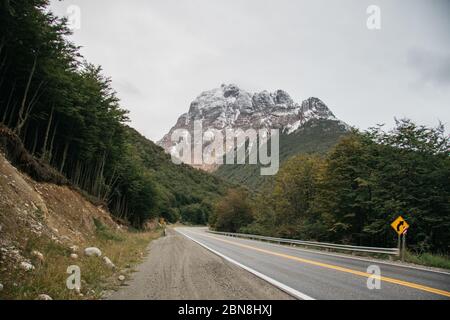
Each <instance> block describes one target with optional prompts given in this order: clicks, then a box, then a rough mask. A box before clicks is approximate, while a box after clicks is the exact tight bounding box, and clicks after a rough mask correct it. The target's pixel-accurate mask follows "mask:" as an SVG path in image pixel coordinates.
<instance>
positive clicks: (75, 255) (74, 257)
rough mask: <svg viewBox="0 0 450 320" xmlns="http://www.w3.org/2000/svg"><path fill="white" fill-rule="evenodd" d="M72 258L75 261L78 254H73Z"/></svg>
mask: <svg viewBox="0 0 450 320" xmlns="http://www.w3.org/2000/svg"><path fill="white" fill-rule="evenodd" d="M70 257H71V258H72V259H74V260H76V259H78V255H77V254H76V253H72V254H71V255H70Z"/></svg>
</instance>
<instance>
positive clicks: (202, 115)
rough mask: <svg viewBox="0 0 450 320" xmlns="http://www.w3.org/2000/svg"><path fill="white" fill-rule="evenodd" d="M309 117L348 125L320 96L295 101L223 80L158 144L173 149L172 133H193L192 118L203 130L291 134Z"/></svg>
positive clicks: (278, 92)
mask: <svg viewBox="0 0 450 320" xmlns="http://www.w3.org/2000/svg"><path fill="white" fill-rule="evenodd" d="M310 120H330V121H336V122H338V123H339V124H340V125H342V126H344V127H345V128H348V125H347V124H345V123H344V122H342V121H340V120H339V119H338V118H336V116H335V115H334V114H333V112H332V111H331V110H330V109H329V108H328V106H327V105H326V104H325V103H324V102H323V101H322V100H320V99H319V98H315V97H310V98H308V99H306V100H304V101H302V102H301V103H297V102H295V101H294V100H293V99H292V98H291V96H290V95H289V94H288V93H287V92H286V91H284V90H281V89H279V90H276V91H274V92H269V91H267V90H264V91H261V92H256V93H253V94H251V93H249V92H247V91H245V90H243V89H241V88H239V87H238V86H237V85H234V84H229V85H226V84H222V85H221V86H220V87H219V88H215V89H211V90H207V91H203V92H202V93H201V94H200V95H199V96H197V97H196V98H195V99H194V101H192V103H191V104H190V107H189V111H188V112H187V113H184V114H182V115H181V116H180V117H179V118H178V120H177V122H176V124H175V125H174V126H173V127H172V128H171V129H170V130H169V132H168V133H167V134H166V135H165V136H164V137H163V138H162V139H161V140H160V141H158V143H157V144H158V145H160V146H161V147H163V148H164V150H165V151H166V152H167V153H169V154H170V153H172V152H174V151H176V147H177V144H176V143H173V142H172V141H171V137H172V134H173V133H174V132H175V131H176V130H178V129H185V130H187V131H188V132H189V133H190V134H191V137H192V136H193V129H194V122H195V121H202V125H203V129H204V131H207V130H210V129H214V130H219V131H221V132H222V133H223V132H224V131H225V130H227V129H242V130H248V129H254V130H259V129H279V130H280V131H281V133H282V134H292V133H294V132H295V131H297V130H299V129H300V128H302V127H303V126H304V125H305V124H306V123H307V122H309V121H310ZM238 147H239V146H238ZM228 151H230V150H226V152H228ZM219 156H220V155H219ZM197 167H198V166H197ZM199 167H200V168H201V169H204V170H207V171H214V170H215V169H217V166H213V167H211V166H205V165H201V166H199Z"/></svg>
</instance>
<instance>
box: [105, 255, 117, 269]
mask: <svg viewBox="0 0 450 320" xmlns="http://www.w3.org/2000/svg"><path fill="white" fill-rule="evenodd" d="M103 261H104V262H105V264H106V266H107V267H108V268H110V269H115V268H116V265H115V264H114V263H113V262H112V261H111V259H109V258H108V257H103Z"/></svg>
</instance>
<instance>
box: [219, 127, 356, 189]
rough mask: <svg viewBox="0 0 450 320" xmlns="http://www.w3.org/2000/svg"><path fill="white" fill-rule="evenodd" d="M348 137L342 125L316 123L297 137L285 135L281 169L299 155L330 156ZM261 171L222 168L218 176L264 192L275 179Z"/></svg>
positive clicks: (257, 166) (252, 167)
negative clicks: (335, 147)
mask: <svg viewBox="0 0 450 320" xmlns="http://www.w3.org/2000/svg"><path fill="white" fill-rule="evenodd" d="M347 133H348V130H347V128H346V127H345V125H343V124H342V123H341V122H340V121H335V120H325V119H312V120H310V121H308V122H307V123H305V124H304V125H303V126H302V127H301V128H300V129H298V130H296V131H294V132H293V133H290V134H285V133H283V134H281V136H280V153H279V154H280V165H282V164H283V163H284V162H285V161H286V160H288V159H289V158H290V157H293V156H295V155H299V154H310V153H317V154H323V153H326V152H327V151H328V150H330V149H331V148H332V147H333V146H334V145H335V144H337V143H338V141H339V140H340V139H341V138H342V137H343V136H344V135H345V134H347ZM260 169H261V165H260V164H255V165H250V164H245V165H226V164H225V165H222V166H220V167H219V168H218V169H217V171H215V172H214V174H215V175H217V176H219V177H221V178H224V179H226V180H228V181H230V182H232V183H238V184H242V185H245V186H247V187H248V188H250V189H251V190H256V191H261V190H262V188H263V187H264V185H265V184H266V183H268V182H270V181H272V178H273V177H272V176H262V175H261V174H260Z"/></svg>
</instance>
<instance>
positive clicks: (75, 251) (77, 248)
mask: <svg viewBox="0 0 450 320" xmlns="http://www.w3.org/2000/svg"><path fill="white" fill-rule="evenodd" d="M69 249H70V251H72V253H78V251H79V250H80V248H79V247H78V246H71V247H70V248H69Z"/></svg>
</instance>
